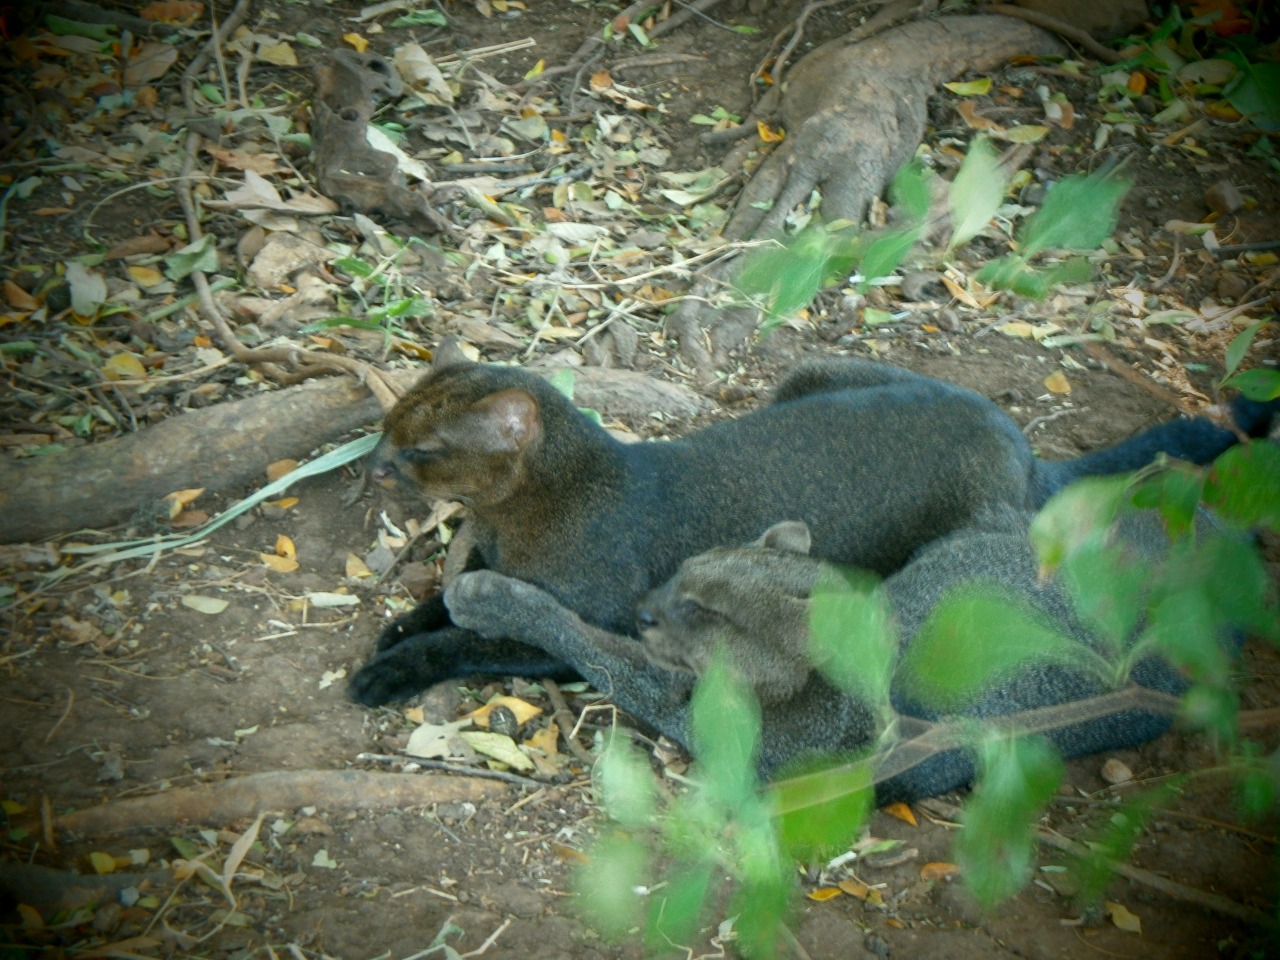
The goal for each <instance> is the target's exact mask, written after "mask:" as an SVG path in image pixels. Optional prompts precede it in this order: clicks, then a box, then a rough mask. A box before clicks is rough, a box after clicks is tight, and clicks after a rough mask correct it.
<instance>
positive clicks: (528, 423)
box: [474, 387, 541, 453]
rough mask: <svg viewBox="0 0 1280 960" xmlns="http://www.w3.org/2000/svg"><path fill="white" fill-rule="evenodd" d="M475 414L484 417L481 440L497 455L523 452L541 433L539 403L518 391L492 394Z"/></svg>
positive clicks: (476, 406) (527, 393)
mask: <svg viewBox="0 0 1280 960" xmlns="http://www.w3.org/2000/svg"><path fill="white" fill-rule="evenodd" d="M474 410H475V411H476V412H477V413H479V414H480V415H481V417H482V420H481V424H480V431H479V433H480V435H479V438H478V439H479V441H480V443H481V445H482V446H483V447H484V448H485V449H488V450H491V451H493V452H495V453H497V452H508V453H514V452H516V451H517V450H522V449H523V448H524V447H525V445H526V444H528V443H529V441H530V440H532V439H533V438H534V437H535V436H537V435H538V431H539V429H541V421H540V419H539V416H538V401H537V400H535V399H534V397H533V394H531V393H529V392H528V391H527V390H521V389H519V388H518V387H513V388H511V389H510V390H500V391H499V392H497V393H491V394H489V396H487V397H485V398H484V399H483V400H481V401H480V402H479V403H477V404H476V405H475V407H474Z"/></svg>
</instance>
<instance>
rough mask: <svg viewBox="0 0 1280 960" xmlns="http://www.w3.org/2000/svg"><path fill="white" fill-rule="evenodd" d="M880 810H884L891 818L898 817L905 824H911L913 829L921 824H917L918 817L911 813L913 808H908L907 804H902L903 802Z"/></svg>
mask: <svg viewBox="0 0 1280 960" xmlns="http://www.w3.org/2000/svg"><path fill="white" fill-rule="evenodd" d="M880 809H881V810H883V811H884V812H885V813H887V814H888V815H889V816H891V817H897V818H898V819H899V820H901V821H903V822H904V823H909V824H911V825H912V826H913V827H917V826H919V824H918V823H917V822H916V815H915V814H914V813H913V812H912V811H911V808H910V807H909V806H907V805H906V804H905V803H902V802H901V801H898V802H897V803H891V804H889V805H888V806H886V807H881V808H880Z"/></svg>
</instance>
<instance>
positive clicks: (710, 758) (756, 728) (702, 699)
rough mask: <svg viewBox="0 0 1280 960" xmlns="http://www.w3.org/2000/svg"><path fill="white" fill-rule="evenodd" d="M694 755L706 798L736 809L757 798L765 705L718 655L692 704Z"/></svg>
mask: <svg viewBox="0 0 1280 960" xmlns="http://www.w3.org/2000/svg"><path fill="white" fill-rule="evenodd" d="M689 729H690V739H691V741H692V747H693V754H694V756H695V757H696V758H697V761H698V765H699V767H700V770H701V777H700V778H701V781H702V784H703V789H704V792H705V795H706V796H707V798H708V799H709V800H710V801H711V802H712V803H713V804H717V805H719V806H720V807H722V808H723V809H726V810H734V809H736V808H738V807H740V806H741V805H742V804H743V803H745V802H746V801H747V800H748V799H749V798H751V797H752V796H753V795H754V793H755V788H756V770H755V760H756V754H757V751H758V749H759V745H760V705H759V704H758V703H757V702H756V700H755V697H753V696H752V695H751V691H750V690H748V689H747V688H746V686H745V685H743V684H742V683H741V682H740V681H739V680H738V679H737V678H736V677H735V676H734V674H733V671H732V670H731V669H730V667H729V660H728V658H727V656H726V654H725V651H724V650H723V649H721V650H717V651H716V653H715V654H714V655H713V656H712V658H711V664H710V666H709V667H708V669H707V672H706V673H705V674H703V676H702V679H701V680H699V681H698V684H697V686H695V687H694V689H693V697H692V700H691V702H690V704H689Z"/></svg>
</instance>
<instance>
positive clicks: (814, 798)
mask: <svg viewBox="0 0 1280 960" xmlns="http://www.w3.org/2000/svg"><path fill="white" fill-rule="evenodd" d="M872 774H873V766H872V763H871V761H870V759H864V760H857V761H851V762H848V763H843V764H840V765H838V766H834V767H826V768H824V769H818V770H814V771H812V772H809V773H803V774H796V773H790V774H788V775H787V776H786V777H785V779H781V780H776V781H774V783H773V784H772V785H771V786H770V788H769V796H770V800H771V802H772V805H773V809H774V811H775V817H776V823H777V830H778V839H779V842H780V843H781V845H782V849H783V850H785V851H786V853H787V855H788V856H790V857H792V858H793V859H796V860H811V859H813V858H814V857H819V856H829V855H830V854H831V853H832V852H834V851H836V850H838V849H839V848H841V847H842V846H843V845H845V844H848V843H849V842H850V841H851V840H852V839H853V838H854V837H856V836H857V835H858V833H859V832H860V831H861V830H862V826H863V824H865V823H866V822H867V820H868V819H869V818H870V816H871V813H872V811H873V810H874V804H875V790H874V789H873V787H874V784H873V779H872Z"/></svg>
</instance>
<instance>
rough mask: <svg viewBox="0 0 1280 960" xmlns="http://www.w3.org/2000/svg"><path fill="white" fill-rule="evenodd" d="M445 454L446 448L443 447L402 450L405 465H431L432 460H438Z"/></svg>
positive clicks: (401, 454)
mask: <svg viewBox="0 0 1280 960" xmlns="http://www.w3.org/2000/svg"><path fill="white" fill-rule="evenodd" d="M444 452H445V448H444V447H443V446H434V447H410V448H409V449H407V450H401V451H400V456H401V457H402V458H403V459H404V462H405V463H413V464H420V463H430V462H431V461H432V460H437V459H439V458H440V456H441V455H442V454H444Z"/></svg>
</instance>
